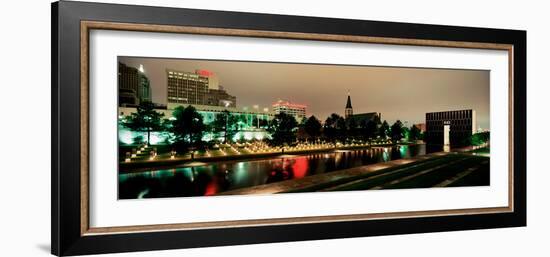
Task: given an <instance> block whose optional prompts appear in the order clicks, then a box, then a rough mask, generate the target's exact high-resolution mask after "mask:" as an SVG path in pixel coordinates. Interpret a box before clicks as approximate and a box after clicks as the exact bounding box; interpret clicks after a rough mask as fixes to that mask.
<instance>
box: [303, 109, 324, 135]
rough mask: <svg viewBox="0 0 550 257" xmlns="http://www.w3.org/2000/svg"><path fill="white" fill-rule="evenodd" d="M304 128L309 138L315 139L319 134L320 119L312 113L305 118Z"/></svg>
mask: <svg viewBox="0 0 550 257" xmlns="http://www.w3.org/2000/svg"><path fill="white" fill-rule="evenodd" d="M304 129H305V130H306V133H307V134H308V135H309V137H310V138H313V139H316V138H317V137H318V136H319V135H320V134H321V121H319V120H318V119H317V118H316V117H315V116H314V115H311V117H309V118H308V119H307V120H306V122H305V124H304Z"/></svg>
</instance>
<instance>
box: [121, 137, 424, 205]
mask: <svg viewBox="0 0 550 257" xmlns="http://www.w3.org/2000/svg"><path fill="white" fill-rule="evenodd" d="M428 152H431V149H430V150H429V151H428ZM424 154H426V146H425V145H414V146H407V145H402V146H393V147H373V148H366V149H356V150H336V151H333V152H325V153H312V154H304V155H281V156H278V157H271V158H268V159H257V160H239V161H223V162H214V163H207V164H206V165H203V166H195V167H177V168H173V169H162V170H150V171H144V172H139V173H128V174H120V175H119V178H118V179H119V199H135V198H157V197H185V196H208V195H215V194H217V193H220V192H224V191H228V190H233V189H238V188H244V187H251V186H257V185H263V184H268V183H273V182H278V181H283V180H289V179H299V178H303V177H305V176H310V175H314V174H321V173H326V172H331V171H336V170H342V169H347V168H352V167H357V166H363V165H368V164H374V163H379V162H386V161H390V160H396V159H401V158H409V157H414V156H418V155H424Z"/></svg>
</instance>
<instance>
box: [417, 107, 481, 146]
mask: <svg viewBox="0 0 550 257" xmlns="http://www.w3.org/2000/svg"><path fill="white" fill-rule="evenodd" d="M475 128H476V112H475V110H457V111H443V112H430V113H426V132H425V133H424V141H426V144H430V145H450V146H452V147H456V146H463V145H468V144H469V142H468V141H467V140H468V139H469V138H470V136H472V134H473V133H475Z"/></svg>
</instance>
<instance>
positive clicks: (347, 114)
mask: <svg viewBox="0 0 550 257" xmlns="http://www.w3.org/2000/svg"><path fill="white" fill-rule="evenodd" d="M344 116H345V117H346V118H349V117H350V116H353V107H351V96H350V93H349V90H348V101H347V103H346V110H345V112H344Z"/></svg>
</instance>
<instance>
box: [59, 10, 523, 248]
mask: <svg viewBox="0 0 550 257" xmlns="http://www.w3.org/2000/svg"><path fill="white" fill-rule="evenodd" d="M92 29H109V30H124V31H142V32H164V33H188V34H202V35H230V36H244V37H263V38H266V37H267V38H285V39H301V40H321V41H337V42H365V43H381V44H398V45H419V46H442V47H460V48H475V49H500V50H507V51H508V52H509V56H510V58H509V67H510V68H509V71H510V76H509V85H510V86H509V95H510V99H509V105H510V117H509V131H510V133H509V139H510V148H509V149H508V150H509V163H510V171H509V181H510V183H509V189H510V190H509V192H510V193H509V202H510V205H509V206H508V207H503V208H478V209H462V210H446V211H438V212H434V211H426V212H422V211H420V212H407V213H389V214H365V215H343V216H326V217H307V218H285V219H271V220H269V221H265V220H248V221H235V222H233V221H230V222H205V223H186V224H173V225H147V226H134V227H112V228H90V227H89V225H88V221H89V213H88V211H89V210H88V204H89V203H88V202H89V199H88V198H89V192H88V172H89V171H88V161H89V160H88V140H89V134H88V129H89V126H88V105H89V102H88V60H89V56H88V48H87V47H88V35H89V31H90V30H92ZM525 114H526V32H525V31H517V30H502V29H486V28H466V27H453V26H440V25H424V24H408V23H394V22H379V21H362V20H345V19H329V18H314V17H301V16H285V15H269V14H254V13H237V12H223V11H207V10H191V9H178V8H165V7H146V6H130V5H113V4H99V3H85V2H65V1H62V2H56V3H53V4H52V164H51V165H52V192H51V193H52V214H51V215H52V235H51V240H52V254H55V255H79V254H94V253H110V252H127V251H144V250H161V249H176V248H190V247H203V246H222V245H235V244H254V243H268V242H283V241H298V240H314V239H330V238H345V237H361V236H376V235H392V234H404V233H424V232H438V231H454V230H468V229H487V228H501V227H517V226H525V225H526V115H525ZM159 223H161V222H159Z"/></svg>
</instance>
